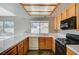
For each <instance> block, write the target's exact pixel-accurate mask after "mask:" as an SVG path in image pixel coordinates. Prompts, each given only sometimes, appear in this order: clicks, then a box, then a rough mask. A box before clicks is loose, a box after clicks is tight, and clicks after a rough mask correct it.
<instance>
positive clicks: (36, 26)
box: [31, 21, 49, 34]
mask: <svg viewBox="0 0 79 59" xmlns="http://www.w3.org/2000/svg"><path fill="white" fill-rule="evenodd" d="M48 25H49V24H48V21H41V22H40V21H33V22H31V33H36V34H39V33H49V30H48Z"/></svg>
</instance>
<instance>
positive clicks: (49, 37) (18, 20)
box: [0, 3, 79, 55]
mask: <svg viewBox="0 0 79 59" xmlns="http://www.w3.org/2000/svg"><path fill="white" fill-rule="evenodd" d="M78 9H79V4H78V3H52V4H27V3H0V11H1V12H0V55H78V54H79V50H78V48H79V45H78V44H79V43H78V41H79V24H78V22H79V20H78V19H79V16H78V15H79V12H78Z"/></svg>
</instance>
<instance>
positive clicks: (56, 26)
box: [53, 14, 61, 30]
mask: <svg viewBox="0 0 79 59" xmlns="http://www.w3.org/2000/svg"><path fill="white" fill-rule="evenodd" d="M60 22H61V14H60V15H58V16H56V17H55V18H54V20H53V29H54V30H60Z"/></svg>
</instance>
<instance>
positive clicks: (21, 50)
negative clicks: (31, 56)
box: [0, 38, 29, 55]
mask: <svg viewBox="0 0 79 59" xmlns="http://www.w3.org/2000/svg"><path fill="white" fill-rule="evenodd" d="M28 48H29V38H26V39H24V40H23V41H21V42H20V43H18V44H16V45H15V46H12V47H10V48H8V49H7V50H5V51H3V52H2V53H0V55H24V54H26V52H27V51H28Z"/></svg>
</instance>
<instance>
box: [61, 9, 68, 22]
mask: <svg viewBox="0 0 79 59" xmlns="http://www.w3.org/2000/svg"><path fill="white" fill-rule="evenodd" d="M65 19H67V16H66V9H64V11H63V12H62V13H61V21H62V20H65Z"/></svg>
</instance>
